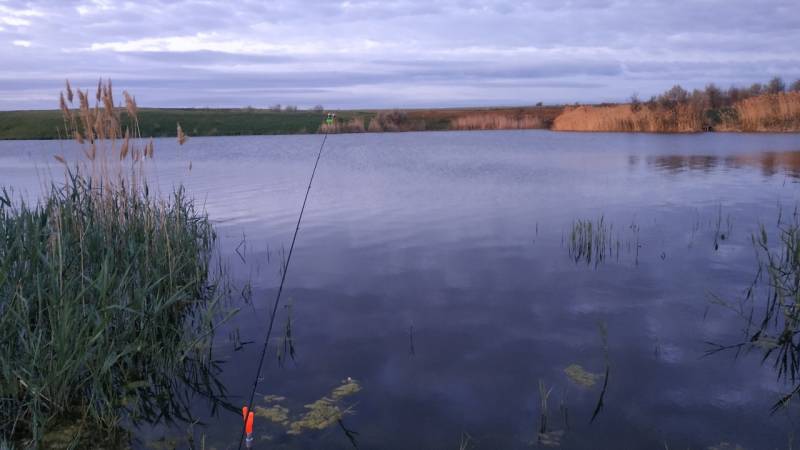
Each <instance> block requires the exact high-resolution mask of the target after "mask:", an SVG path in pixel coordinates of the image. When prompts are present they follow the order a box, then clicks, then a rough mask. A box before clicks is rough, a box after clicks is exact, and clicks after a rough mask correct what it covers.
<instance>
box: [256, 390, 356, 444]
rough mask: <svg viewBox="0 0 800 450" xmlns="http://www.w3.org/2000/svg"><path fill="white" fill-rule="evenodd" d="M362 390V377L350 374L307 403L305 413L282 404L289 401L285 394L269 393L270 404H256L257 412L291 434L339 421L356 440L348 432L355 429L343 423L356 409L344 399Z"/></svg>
mask: <svg viewBox="0 0 800 450" xmlns="http://www.w3.org/2000/svg"><path fill="white" fill-rule="evenodd" d="M359 391H361V385H360V384H359V383H358V381H356V380H353V379H352V378H348V379H346V380H344V381H342V384H340V385H339V386H337V387H335V388H334V389H333V390H331V392H330V393H329V394H328V395H325V396H324V397H322V398H319V399H317V400H315V401H314V402H312V403H310V404H307V405H305V406H304V409H305V412H304V413H301V414H292V413H291V411H290V409H289V408H288V407H287V406H284V405H283V404H282V403H285V402H286V398H285V397H283V396H278V395H267V396H265V397H264V402H265V403H266V407H262V406H256V407H255V408H254V410H255V415H256V416H258V417H263V418H265V419H267V420H269V421H270V422H272V423H274V424H277V425H280V426H281V428H283V429H284V430H285V431H286V434H289V435H299V434H302V433H304V432H305V431H309V430H324V429H326V428H328V427H330V426H332V425H334V424H336V423H339V425H340V426H341V427H342V428H343V429H344V430H345V434H347V435H348V437H349V438H350V439H351V442H352V437H350V434H349V433H348V432H350V433H353V432H352V431H350V430H347V429H345V428H344V427H343V425H342V423H341V420H342V418H343V417H344V416H345V415H347V414H350V413H352V407H350V406H344V405H343V404H342V403H343V401H344V400H345V399H346V398H347V397H350V396H352V395H354V394H356V393H358V392H359Z"/></svg>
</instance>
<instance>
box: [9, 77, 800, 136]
mask: <svg viewBox="0 0 800 450" xmlns="http://www.w3.org/2000/svg"><path fill="white" fill-rule="evenodd" d="M729 92H730V91H728V93H723V94H721V95H719V96H715V95H716V94H715V91H713V90H711V91H708V88H707V90H706V91H694V92H692V93H688V92H687V91H684V90H682V89H680V88H679V87H677V86H676V87H675V88H673V89H671V90H669V91H667V92H666V93H665V94H662V95H661V96H659V97H653V98H651V99H650V100H648V101H646V102H640V101H638V100H637V99H636V98H635V97H634V98H633V99H632V101H631V102H630V103H624V104H605V105H584V106H578V105H576V106H531V107H519V108H462V109H411V110H385V111H380V110H348V111H332V112H335V113H336V121H335V122H334V124H333V125H327V124H324V122H325V116H326V114H327V113H328V112H329V111H324V112H323V111H300V110H291V111H276V110H274V109H269V110H267V109H254V108H242V109H172V108H170V109H148V108H144V109H140V110H139V123H140V126H141V134H142V136H152V137H173V136H175V135H176V123H180V124H181V127H182V129H183V130H184V131H185V132H186V133H187V134H188V135H190V136H236V135H270V134H304V133H319V132H326V131H327V132H330V133H363V132H391V131H445V130H501V129H551V130H555V131H612V132H655V133H693V132H702V131H741V132H800V92H777V93H769V92H768V93H757V94H753V95H743V94H737V95H736V96H734V97H731V96H730V95H729ZM123 115H124V113H123ZM63 130H64V122H63V118H62V115H61V111H58V110H52V111H51V110H47V111H0V139H59V138H64V137H65V136H64V135H63V133H64V131H63Z"/></svg>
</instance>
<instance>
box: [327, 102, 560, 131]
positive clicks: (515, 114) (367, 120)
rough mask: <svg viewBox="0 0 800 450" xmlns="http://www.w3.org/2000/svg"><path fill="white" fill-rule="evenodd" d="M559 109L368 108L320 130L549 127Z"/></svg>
mask: <svg viewBox="0 0 800 450" xmlns="http://www.w3.org/2000/svg"><path fill="white" fill-rule="evenodd" d="M562 111H563V107H560V106H535V107H533V106H531V107H518V108H464V109H456V108H443V109H409V110H391V111H375V112H372V111H369V112H363V113H358V114H359V115H357V116H355V117H350V118H346V119H345V118H342V119H338V118H337V120H336V122H335V123H334V124H332V125H327V124H322V125H321V126H320V127H319V131H320V132H322V133H324V132H328V133H363V132H370V133H380V132H387V131H389V132H392V131H438V130H506V129H541V128H549V127H550V125H551V124H552V123H553V121H554V120H555V118H556V117H557V116H558V115H559V114H560V113H561V112H562Z"/></svg>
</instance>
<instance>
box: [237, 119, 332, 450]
mask: <svg viewBox="0 0 800 450" xmlns="http://www.w3.org/2000/svg"><path fill="white" fill-rule="evenodd" d="M335 118H336V114H333V113H328V116H327V118H326V119H325V123H326V124H327V125H329V126H328V127H326V128H325V136H324V137H323V138H322V144H320V146H319V151H318V152H317V159H316V160H315V161H314V169H313V170H312V171H311V178H309V180H308V186H307V187H306V195H305V197H304V198H303V206H301V207H300V215H298V216H297V225H296V226H295V227H294V236H292V244H291V245H290V246H289V254H288V255H287V256H286V263H285V264H284V265H283V271H282V274H281V284H280V285H279V286H278V293H277V294H276V295H275V303H274V304H273V306H272V315H271V316H270V319H269V327H268V328H267V335H266V337H265V338H264V346H263V347H262V348H261V358H259V360H258V369H257V370H256V376H255V378H254V379H253V389H252V390H251V391H250V399H249V400H248V401H247V405H246V406H244V407H242V419H243V420H242V422H243V423H242V433H241V435H240V436H239V450H241V448H242V443H243V442H245V441H246V443H247V448H250V446H251V445H252V443H253V398H254V397H255V395H256V387H257V386H258V379H259V378H260V375H261V369H262V367H263V366H264V357H265V356H266V355H267V346H268V345H269V337H270V335H272V327H273V325H274V324H275V315H276V314H277V312H278V304H280V301H281V293H283V284H284V282H285V281H286V273H287V272H289V262H290V261H291V260H292V251H293V250H294V243H295V241H296V240H297V233H298V232H299V231H300V222H301V221H302V220H303V213H304V212H305V210H306V203H307V202H308V194H309V193H310V192H311V184H312V183H313V182H314V175H316V174H317V166H318V165H319V159H320V158H321V157H322V149H323V148H324V147H325V141H327V140H328V131H329V129H330V126H331V125H333V121H334V119H335Z"/></svg>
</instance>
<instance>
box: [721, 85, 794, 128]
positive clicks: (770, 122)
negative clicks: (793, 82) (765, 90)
mask: <svg viewBox="0 0 800 450" xmlns="http://www.w3.org/2000/svg"><path fill="white" fill-rule="evenodd" d="M736 112H737V114H738V118H739V121H738V122H739V130H741V131H800V92H786V93H783V92H782V93H779V94H768V95H762V96H759V97H753V98H748V99H746V100H742V101H741V102H739V103H737V104H736Z"/></svg>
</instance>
